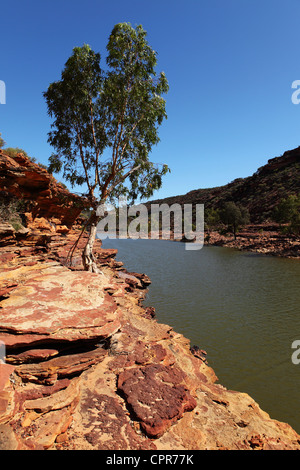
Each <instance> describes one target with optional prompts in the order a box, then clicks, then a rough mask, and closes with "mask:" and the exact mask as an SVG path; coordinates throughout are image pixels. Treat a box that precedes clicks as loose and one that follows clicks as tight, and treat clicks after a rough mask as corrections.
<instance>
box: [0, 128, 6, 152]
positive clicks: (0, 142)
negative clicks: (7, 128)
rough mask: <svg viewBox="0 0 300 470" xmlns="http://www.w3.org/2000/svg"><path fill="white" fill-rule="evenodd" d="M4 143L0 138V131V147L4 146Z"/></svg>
mask: <svg viewBox="0 0 300 470" xmlns="http://www.w3.org/2000/svg"><path fill="white" fill-rule="evenodd" d="M4 145H5V142H4V140H3V139H2V137H1V132H0V149H2V148H3V147H4Z"/></svg>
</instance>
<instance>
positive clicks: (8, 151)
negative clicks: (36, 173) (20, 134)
mask: <svg viewBox="0 0 300 470" xmlns="http://www.w3.org/2000/svg"><path fill="white" fill-rule="evenodd" d="M4 150H5V153H6V154H7V155H8V156H9V157H12V158H14V157H16V156H17V154H18V153H23V155H24V156H25V157H27V158H29V160H30V161H31V162H36V158H34V157H30V156H29V155H28V153H27V152H25V150H23V149H20V148H18V147H7V148H6V149H4Z"/></svg>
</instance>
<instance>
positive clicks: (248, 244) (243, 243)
mask: <svg viewBox="0 0 300 470" xmlns="http://www.w3.org/2000/svg"><path fill="white" fill-rule="evenodd" d="M205 239H206V241H205V243H206V244H208V245H214V246H224V247H228V248H236V249H238V250H245V251H252V252H255V253H261V254H266V255H274V256H280V257H283V258H298V259H299V258H300V238H299V236H298V237H297V236H293V235H291V236H288V235H284V234H283V233H282V232H281V231H280V228H279V226H278V225H274V224H260V225H257V224H256V225H248V226H247V227H245V228H244V229H243V230H241V231H240V232H239V233H238V234H237V237H236V239H234V237H233V235H221V234H220V233H218V232H215V231H211V232H210V233H207V234H206V237H205Z"/></svg>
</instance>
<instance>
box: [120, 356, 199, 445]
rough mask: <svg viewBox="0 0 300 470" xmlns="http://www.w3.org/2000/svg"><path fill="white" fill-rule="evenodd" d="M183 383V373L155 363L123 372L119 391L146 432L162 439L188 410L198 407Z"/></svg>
mask: <svg viewBox="0 0 300 470" xmlns="http://www.w3.org/2000/svg"><path fill="white" fill-rule="evenodd" d="M184 380H185V374H184V372H183V371H182V370H180V369H177V368H176V367H172V368H171V367H166V366H162V365H160V364H153V365H149V366H146V367H143V368H133V369H128V370H126V371H125V372H122V373H121V374H120V375H119V378H118V389H119V390H120V391H121V392H123V393H124V396H125V399H126V401H127V403H128V405H130V408H131V409H132V411H133V413H134V415H135V416H136V418H137V419H138V420H139V421H140V422H141V427H142V428H143V429H144V430H145V432H146V433H147V434H148V435H149V436H150V437H160V436H162V435H163V434H164V432H165V431H166V429H167V428H169V427H170V426H171V424H172V423H174V422H175V421H177V420H178V419H180V418H181V417H182V415H183V413H184V412H185V411H192V410H193V409H194V408H195V407H196V400H195V399H194V398H193V397H192V396H191V395H190V393H189V391H188V389H187V388H186V387H185V386H184V385H183V384H182V383H183V382H184Z"/></svg>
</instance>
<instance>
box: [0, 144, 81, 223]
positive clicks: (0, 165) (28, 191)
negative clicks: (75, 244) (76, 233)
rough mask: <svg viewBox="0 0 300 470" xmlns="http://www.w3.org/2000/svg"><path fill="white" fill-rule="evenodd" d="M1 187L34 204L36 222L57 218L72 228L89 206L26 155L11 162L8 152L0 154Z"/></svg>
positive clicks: (3, 151) (33, 213) (33, 211)
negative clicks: (82, 211)
mask: <svg viewBox="0 0 300 470" xmlns="http://www.w3.org/2000/svg"><path fill="white" fill-rule="evenodd" d="M0 187H1V190H2V191H6V192H8V193H10V194H12V195H14V196H16V197H17V198H19V199H25V200H34V202H35V206H34V208H33V210H32V218H33V221H34V219H35V218H36V217H39V218H41V217H42V218H45V219H47V221H50V220H51V218H55V219H56V220H59V221H60V224H61V225H66V226H67V227H70V226H71V225H72V224H73V223H74V221H75V220H76V218H77V217H78V215H79V214H80V212H81V210H82V208H83V207H84V206H85V205H86V201H85V200H84V199H83V198H81V197H79V196H76V195H73V194H71V193H70V192H69V191H68V190H67V189H65V188H64V187H63V186H62V185H61V184H60V183H58V182H57V181H56V180H55V178H54V177H53V176H52V175H50V174H49V173H48V172H47V170H45V169H43V168H41V167H40V166H39V165H37V164H35V163H33V162H31V161H30V160H29V159H28V158H26V157H25V156H24V155H23V154H18V155H17V156H16V157H14V158H11V157H9V156H8V155H5V150H0ZM48 223H49V222H48Z"/></svg>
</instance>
